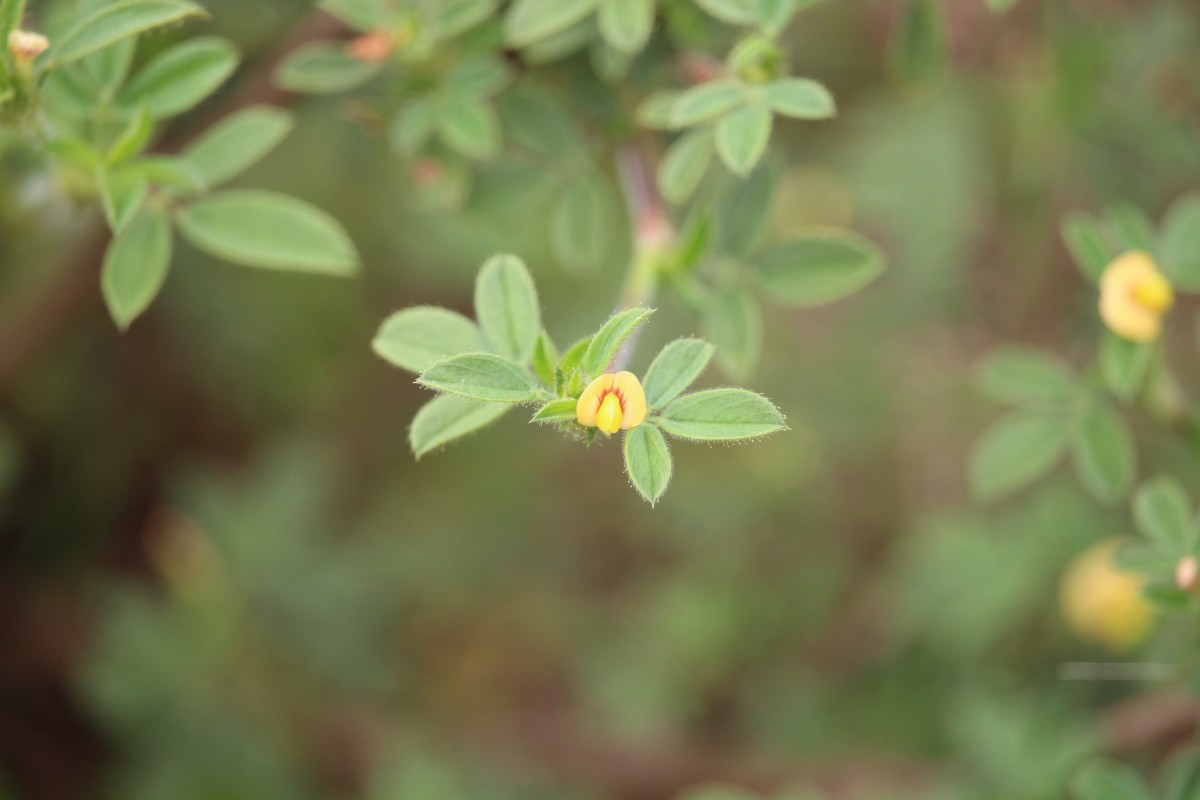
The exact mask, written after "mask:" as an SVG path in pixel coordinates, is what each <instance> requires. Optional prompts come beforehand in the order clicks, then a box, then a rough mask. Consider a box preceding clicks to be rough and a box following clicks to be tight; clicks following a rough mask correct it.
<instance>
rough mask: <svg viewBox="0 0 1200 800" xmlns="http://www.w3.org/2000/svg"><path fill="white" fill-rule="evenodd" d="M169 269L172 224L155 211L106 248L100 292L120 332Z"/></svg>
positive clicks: (136, 220)
mask: <svg viewBox="0 0 1200 800" xmlns="http://www.w3.org/2000/svg"><path fill="white" fill-rule="evenodd" d="M170 265H171V224H170V221H169V220H168V219H167V217H166V215H164V214H162V213H161V212H157V211H146V212H143V213H141V214H139V215H138V216H137V217H135V218H134V219H133V221H132V222H130V223H129V225H128V227H126V228H125V230H124V231H122V232H121V233H120V234H119V235H118V236H117V237H116V238H115V239H113V241H112V244H110V245H109V247H108V251H107V252H106V253H105V254H104V265H103V267H102V268H101V272H100V288H101V290H102V292H101V293H102V294H103V295H104V302H105V303H106V304H107V305H108V311H109V314H111V315H112V318H113V321H114V322H116V323H117V325H118V327H120V328H121V330H125V329H126V328H128V327H129V325H130V323H132V322H133V321H134V320H135V319H137V317H138V316H139V315H140V314H141V313H142V312H143V311H145V310H146V308H147V307H148V306H149V305H150V303H151V302H152V301H153V300H154V298H155V296H156V295H157V294H158V292H159V290H160V289H162V285H163V281H165V280H166V278H167V269H168V268H169V267H170Z"/></svg>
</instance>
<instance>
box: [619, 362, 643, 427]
mask: <svg viewBox="0 0 1200 800" xmlns="http://www.w3.org/2000/svg"><path fill="white" fill-rule="evenodd" d="M612 388H613V391H615V392H616V393H617V395H618V396H619V397H620V398H621V411H622V419H621V430H624V431H627V430H629V429H630V428H636V427H637V426H638V425H641V424H642V422H643V421H644V420H645V419H646V392H645V390H643V389H642V382H641V381H639V380H638V379H637V376H636V375H634V374H633V373H632V372H618V373H617V374H616V375H614V376H613V387H612Z"/></svg>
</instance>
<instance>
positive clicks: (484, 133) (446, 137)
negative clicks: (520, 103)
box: [437, 97, 500, 161]
mask: <svg viewBox="0 0 1200 800" xmlns="http://www.w3.org/2000/svg"><path fill="white" fill-rule="evenodd" d="M437 122H438V131H439V132H440V133H441V136H442V140H443V141H444V142H445V143H446V144H447V146H449V147H450V148H451V149H453V150H457V151H458V152H460V153H462V154H463V155H464V156H466V157H467V158H474V159H479V160H481V161H486V160H488V159H491V158H494V157H495V156H496V153H498V152H499V150H500V121H499V120H498V119H497V118H496V112H495V111H494V110H493V109H492V107H491V105H490V104H489V103H488V102H487V101H485V100H480V99H478V98H472V97H448V98H446V99H445V100H444V101H443V102H442V103H440V104H439V105H438V115H437Z"/></svg>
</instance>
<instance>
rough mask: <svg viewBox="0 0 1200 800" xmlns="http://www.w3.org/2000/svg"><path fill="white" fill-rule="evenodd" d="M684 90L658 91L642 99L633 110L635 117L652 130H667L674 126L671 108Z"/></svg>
mask: <svg viewBox="0 0 1200 800" xmlns="http://www.w3.org/2000/svg"><path fill="white" fill-rule="evenodd" d="M681 94H682V92H675V91H658V92H653V93H652V94H650V96H649V97H647V98H646V99H644V100H642V102H641V103H639V104H638V107H637V108H636V109H635V110H634V112H633V118H634V120H635V121H636V122H637V124H638V125H641V126H642V127H643V128H650V129H651V130H657V131H665V130H670V129H671V128H672V125H671V109H673V108H674V107H675V101H676V100H678V99H679V95H681Z"/></svg>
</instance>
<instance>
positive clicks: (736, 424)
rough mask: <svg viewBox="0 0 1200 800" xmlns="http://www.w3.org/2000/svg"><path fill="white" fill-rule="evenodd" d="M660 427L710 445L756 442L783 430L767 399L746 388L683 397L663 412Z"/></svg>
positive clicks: (712, 391)
mask: <svg viewBox="0 0 1200 800" xmlns="http://www.w3.org/2000/svg"><path fill="white" fill-rule="evenodd" d="M659 425H660V426H661V427H662V429H663V430H664V431H666V432H667V433H669V434H671V435H672V436H678V437H679V438H681V439H695V440H697V441H711V442H720V441H729V442H732V441H738V440H740V439H756V438H758V437H760V436H766V435H767V434H770V433H775V432H776V431H781V430H783V429H784V428H785V427H786V425H785V424H784V421H783V415H782V414H780V413H779V409H777V408H776V407H775V406H774V404H772V403H771V401H770V400H768V399H767V398H765V397H763V396H762V395H760V394H755V393H754V392H750V391H747V390H745V389H708V390H705V391H703V392H694V393H692V394H685V395H684V396H683V397H680V398H678V399H676V400H675V401H673V402H672V403H671V404H670V405H668V406H667V407H666V408H665V409H663V412H662V419H661V421H660V422H659Z"/></svg>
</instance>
